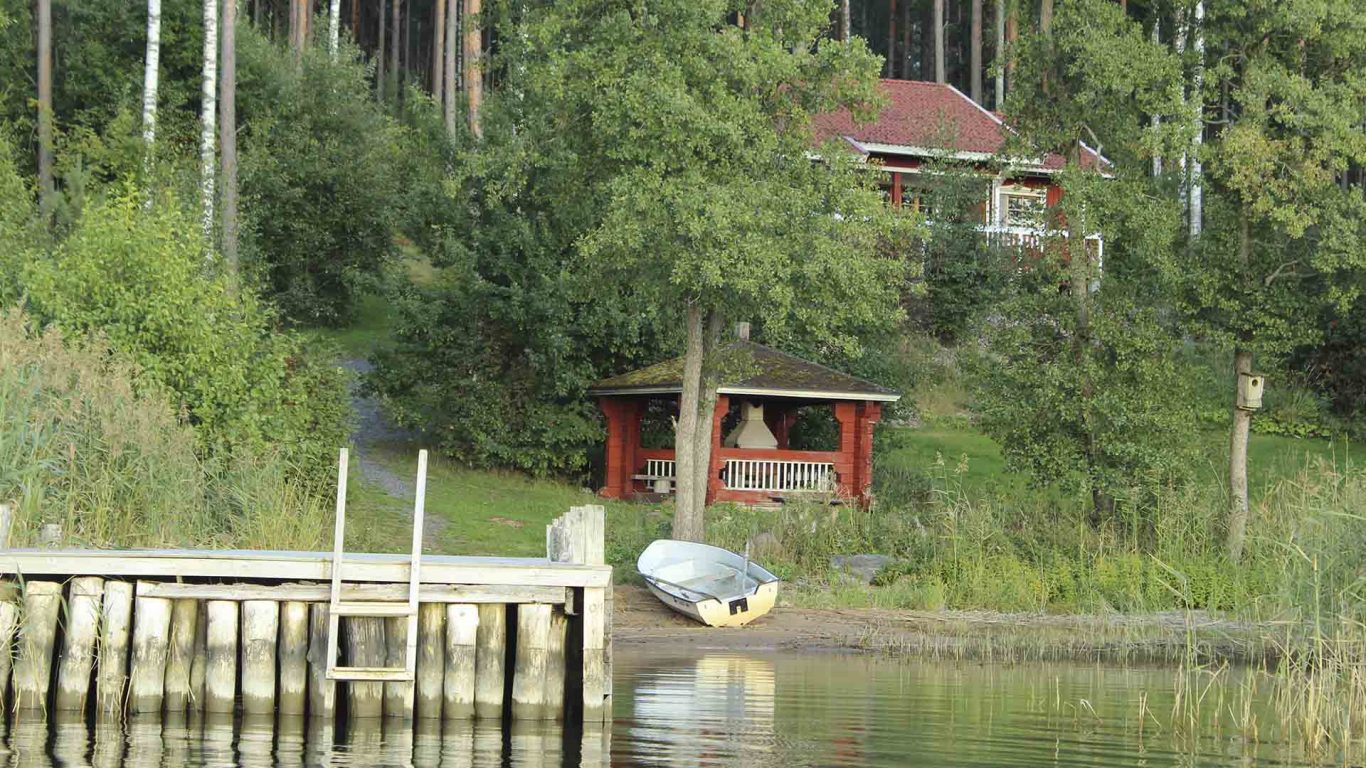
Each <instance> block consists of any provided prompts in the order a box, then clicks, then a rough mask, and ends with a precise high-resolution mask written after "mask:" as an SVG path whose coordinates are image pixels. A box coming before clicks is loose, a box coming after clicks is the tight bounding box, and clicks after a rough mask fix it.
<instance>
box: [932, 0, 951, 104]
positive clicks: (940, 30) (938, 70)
mask: <svg viewBox="0 0 1366 768" xmlns="http://www.w3.org/2000/svg"><path fill="white" fill-rule="evenodd" d="M934 81H935V82H936V83H946V82H948V73H947V66H946V64H945V60H944V0H934Z"/></svg>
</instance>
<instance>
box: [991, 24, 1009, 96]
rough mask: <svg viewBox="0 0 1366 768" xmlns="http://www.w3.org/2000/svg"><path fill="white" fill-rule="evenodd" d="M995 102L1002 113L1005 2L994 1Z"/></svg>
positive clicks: (1004, 92)
mask: <svg viewBox="0 0 1366 768" xmlns="http://www.w3.org/2000/svg"><path fill="white" fill-rule="evenodd" d="M995 22H996V102H995V103H994V104H993V105H992V106H994V107H995V108H996V111H997V112H1002V111H1004V108H1005V101H1006V69H1005V66H1004V64H1005V60H1006V0H996V18H995Z"/></svg>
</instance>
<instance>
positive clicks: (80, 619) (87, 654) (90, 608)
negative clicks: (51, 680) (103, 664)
mask: <svg viewBox="0 0 1366 768" xmlns="http://www.w3.org/2000/svg"><path fill="white" fill-rule="evenodd" d="M103 597H104V579H101V578H99V577H88V576H87V577H81V578H76V579H72V580H71V597H70V599H69V600H68V601H67V616H66V641H65V642H64V643H63V647H62V657H61V663H60V666H59V668H58V670H57V698H56V702H55V704H56V709H57V710H59V711H78V712H80V711H84V710H85V702H86V700H87V699H88V698H89V697H90V672H91V669H92V667H93V666H94V664H95V644H96V639H97V638H98V637H99V633H100V601H101V599H102V598H103Z"/></svg>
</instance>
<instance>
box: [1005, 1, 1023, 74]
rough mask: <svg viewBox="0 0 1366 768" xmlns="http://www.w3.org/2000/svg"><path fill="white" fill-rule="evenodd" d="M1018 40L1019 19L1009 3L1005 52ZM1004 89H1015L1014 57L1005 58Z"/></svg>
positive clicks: (1012, 5)
mask: <svg viewBox="0 0 1366 768" xmlns="http://www.w3.org/2000/svg"><path fill="white" fill-rule="evenodd" d="M1019 39H1020V17H1019V14H1018V12H1017V11H1016V10H1015V4H1014V3H1010V4H1009V6H1008V9H1007V10H1006V50H1007V51H1009V50H1010V47H1011V46H1013V45H1015V41H1016V40H1019ZM1006 87H1007V88H1014V87H1015V57H1014V56H1010V55H1007V56H1006Z"/></svg>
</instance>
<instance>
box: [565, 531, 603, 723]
mask: <svg viewBox="0 0 1366 768" xmlns="http://www.w3.org/2000/svg"><path fill="white" fill-rule="evenodd" d="M576 513H577V518H578V519H577V520H574V522H575V523H577V524H578V526H580V530H579V533H578V535H577V536H575V537H574V538H575V539H577V540H578V541H579V542H581V546H582V549H579V548H577V547H576V549H575V558H574V560H573V562H578V563H583V564H586V565H603V564H605V563H606V557H605V553H604V550H603V536H604V528H605V525H606V511H605V510H604V509H603V508H602V507H601V506H598V505H590V506H585V507H573V508H571V509H570V510H569V514H570V516H571V519H572V516H575V515H576ZM611 589H612V588H611V586H607V587H589V588H585V589H584V590H583V606H582V612H583V719H584V721H585V722H588V721H593V720H604V719H607V718H610V717H611V714H612V668H611V650H610V645H609V643H610V636H609V635H608V627H609V626H610V624H609V622H610V621H611V617H610V616H609V615H608V610H609V607H610V601H609V599H608V596H609V595H610V593H611Z"/></svg>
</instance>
